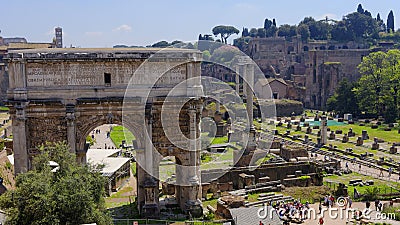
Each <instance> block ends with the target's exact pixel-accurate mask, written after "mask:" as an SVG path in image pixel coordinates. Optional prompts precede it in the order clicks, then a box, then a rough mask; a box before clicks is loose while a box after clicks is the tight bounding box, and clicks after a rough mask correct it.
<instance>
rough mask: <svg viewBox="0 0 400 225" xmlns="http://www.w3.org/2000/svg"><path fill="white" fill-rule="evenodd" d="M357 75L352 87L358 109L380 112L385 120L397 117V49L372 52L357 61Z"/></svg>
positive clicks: (399, 68) (399, 59)
mask: <svg viewBox="0 0 400 225" xmlns="http://www.w3.org/2000/svg"><path fill="white" fill-rule="evenodd" d="M359 71H360V73H361V75H362V76H361V78H360V80H359V82H358V83H359V85H358V87H357V89H356V93H357V98H358V102H359V106H360V109H361V110H364V111H367V112H368V113H371V114H375V115H383V116H384V117H385V119H386V121H394V119H395V118H398V110H399V105H398V98H399V88H400V85H399V82H400V50H397V49H396V50H390V51H388V52H386V53H385V52H374V53H371V54H369V55H368V56H366V57H364V58H363V61H362V62H361V64H360V65H359Z"/></svg>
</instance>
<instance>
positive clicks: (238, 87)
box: [235, 65, 240, 95]
mask: <svg viewBox="0 0 400 225" xmlns="http://www.w3.org/2000/svg"><path fill="white" fill-rule="evenodd" d="M239 74H240V67H239V65H236V77H235V82H236V86H235V87H236V93H237V94H238V95H239V91H240V76H239Z"/></svg>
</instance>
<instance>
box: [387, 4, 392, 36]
mask: <svg viewBox="0 0 400 225" xmlns="http://www.w3.org/2000/svg"><path fill="white" fill-rule="evenodd" d="M386 25H387V32H388V33H391V32H394V15H393V11H392V10H390V12H389V15H388V18H387V22H386Z"/></svg>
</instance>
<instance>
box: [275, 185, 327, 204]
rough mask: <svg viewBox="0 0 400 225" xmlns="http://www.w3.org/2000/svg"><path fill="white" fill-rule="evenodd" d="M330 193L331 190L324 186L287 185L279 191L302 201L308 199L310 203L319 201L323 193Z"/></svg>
mask: <svg viewBox="0 0 400 225" xmlns="http://www.w3.org/2000/svg"><path fill="white" fill-rule="evenodd" d="M330 193H331V191H330V190H329V188H328V187H326V186H310V187H287V188H285V189H284V190H283V191H282V192H281V194H283V195H285V196H292V197H293V198H294V199H300V201H301V202H302V203H306V202H307V201H308V202H309V203H311V204H313V203H316V202H319V200H321V199H322V198H323V197H324V196H325V195H328V194H330Z"/></svg>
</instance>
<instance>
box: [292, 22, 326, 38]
mask: <svg viewBox="0 0 400 225" xmlns="http://www.w3.org/2000/svg"><path fill="white" fill-rule="evenodd" d="M301 24H306V25H307V26H308V28H309V30H310V38H311V39H315V40H327V39H328V37H329V30H330V25H329V23H327V22H326V21H325V20H324V21H316V20H315V19H314V18H312V17H306V18H304V19H303V20H302V21H301V22H300V24H299V26H300V25H301Z"/></svg>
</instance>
